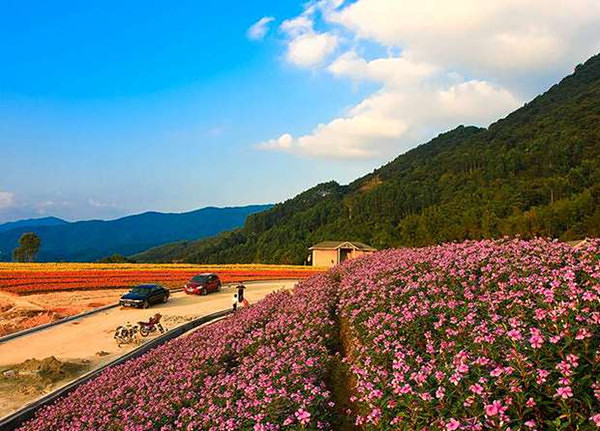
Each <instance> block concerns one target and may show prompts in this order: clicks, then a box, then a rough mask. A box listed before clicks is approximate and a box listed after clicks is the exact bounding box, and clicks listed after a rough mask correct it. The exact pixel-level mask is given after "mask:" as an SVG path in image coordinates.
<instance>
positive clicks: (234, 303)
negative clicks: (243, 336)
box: [231, 293, 238, 311]
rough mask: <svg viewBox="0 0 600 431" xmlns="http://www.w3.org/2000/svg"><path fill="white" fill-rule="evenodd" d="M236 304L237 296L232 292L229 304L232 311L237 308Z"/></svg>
mask: <svg viewBox="0 0 600 431" xmlns="http://www.w3.org/2000/svg"><path fill="white" fill-rule="evenodd" d="M237 304H238V296H237V293H234V294H233V299H232V300H231V306H232V307H233V311H235V310H237Z"/></svg>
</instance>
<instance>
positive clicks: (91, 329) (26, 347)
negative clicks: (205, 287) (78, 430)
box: [0, 281, 295, 368]
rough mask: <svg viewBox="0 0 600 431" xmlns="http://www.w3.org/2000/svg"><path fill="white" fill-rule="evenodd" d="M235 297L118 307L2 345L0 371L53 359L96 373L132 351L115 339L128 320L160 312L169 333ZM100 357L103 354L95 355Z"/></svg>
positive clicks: (283, 284)
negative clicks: (82, 364)
mask: <svg viewBox="0 0 600 431" xmlns="http://www.w3.org/2000/svg"><path fill="white" fill-rule="evenodd" d="M294 284H295V282H294V281H265V282H261V283H253V284H248V285H247V289H246V291H245V293H244V296H245V297H246V298H247V299H248V301H249V302H250V303H251V304H252V303H254V302H256V301H258V300H260V299H261V298H263V297H264V296H265V295H267V294H268V293H270V292H273V291H275V290H279V289H291V288H292V287H293V286H294ZM234 293H235V289H233V288H227V287H225V288H223V290H222V291H221V292H218V293H211V294H209V295H207V296H195V295H186V294H185V293H183V292H178V293H174V294H172V295H171V298H170V300H169V302H168V303H166V304H160V305H155V306H153V307H151V308H149V309H147V310H141V309H130V308H120V307H118V308H113V309H110V310H106V311H104V312H100V313H97V314H93V315H91V316H87V317H83V318H81V319H78V320H74V321H71V322H67V323H64V324H62V325H57V326H54V327H51V328H48V329H45V330H43V331H40V332H36V333H33V334H30V335H26V336H24V337H21V338H17V339H15V340H10V341H7V342H5V343H3V344H1V345H0V367H4V366H6V365H9V364H17V363H21V362H23V361H25V360H27V359H31V358H37V359H43V358H46V357H49V356H55V357H56V358H57V359H59V360H61V361H69V360H71V361H73V360H76V361H80V360H87V361H90V366H91V367H92V368H94V367H95V366H97V365H99V364H101V363H105V362H108V361H109V360H111V359H113V358H115V357H118V356H121V355H123V354H124V353H126V352H127V351H129V350H131V349H132V348H133V347H135V346H123V347H121V348H119V347H117V345H116V343H115V340H114V339H113V334H114V330H115V328H116V327H117V326H119V325H122V324H124V323H126V322H127V321H129V322H132V323H135V322H137V321H140V320H148V318H149V317H150V316H152V315H153V314H154V313H156V312H159V313H160V314H162V315H163V323H164V324H165V326H166V327H167V328H168V329H172V328H174V327H175V326H178V325H180V324H183V323H185V322H186V321H188V320H191V319H193V318H196V317H199V316H202V315H205V314H209V313H212V312H215V311H219V310H223V309H225V308H228V307H230V306H231V298H232V296H233V294H234ZM99 352H104V353H103V354H102V356H99V355H98V353H99Z"/></svg>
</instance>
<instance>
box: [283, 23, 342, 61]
mask: <svg viewBox="0 0 600 431" xmlns="http://www.w3.org/2000/svg"><path fill="white" fill-rule="evenodd" d="M337 44H338V39H337V37H336V36H334V35H331V34H328V33H314V32H309V33H306V34H302V35H300V36H297V37H294V38H293V39H292V40H291V41H290V43H289V46H288V52H287V59H288V60H289V61H290V62H291V63H293V64H295V65H296V66H301V67H310V66H315V65H318V64H320V63H321V62H322V61H323V60H324V59H325V58H326V57H327V56H328V55H329V54H331V53H332V52H333V51H334V50H335V48H336V47H337Z"/></svg>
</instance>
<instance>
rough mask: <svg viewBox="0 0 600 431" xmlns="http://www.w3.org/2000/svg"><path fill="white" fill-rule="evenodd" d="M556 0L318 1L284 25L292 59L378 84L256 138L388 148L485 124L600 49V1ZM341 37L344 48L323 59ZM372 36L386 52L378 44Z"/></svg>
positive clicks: (332, 148) (359, 151) (317, 148)
mask: <svg viewBox="0 0 600 431" xmlns="http://www.w3.org/2000/svg"><path fill="white" fill-rule="evenodd" d="M551 3H552V4H549V3H548V2H547V0H528V1H526V2H524V1H522V0H489V1H486V2H481V1H479V0H456V1H453V2H439V1H437V0H356V1H354V2H352V3H347V4H342V2H341V1H339V0H320V1H313V2H311V3H309V4H308V6H307V7H306V9H305V11H304V12H303V13H302V14H301V15H299V16H297V17H295V18H291V19H288V20H286V21H284V22H283V23H282V25H281V26H280V29H281V30H282V31H283V32H284V33H285V34H286V35H287V38H288V40H287V42H288V43H287V58H288V60H289V61H290V62H291V63H292V64H295V65H298V66H301V67H316V66H323V70H326V71H327V72H328V73H331V74H332V75H333V76H336V77H338V78H340V79H347V80H350V81H353V82H356V83H360V82H365V81H368V82H371V83H376V84H379V89H378V90H376V91H375V92H374V93H372V94H371V95H369V96H367V97H366V98H365V99H364V100H362V101H361V102H360V103H358V104H356V105H355V106H354V107H352V108H351V109H349V110H348V111H347V112H345V113H343V114H342V115H340V116H339V117H338V118H334V119H331V120H329V121H326V122H324V123H322V124H319V125H317V126H316V127H314V129H313V130H312V131H311V132H309V133H306V134H305V135H301V136H297V137H294V136H292V135H290V134H288V133H285V134H283V135H281V136H280V137H279V138H275V139H271V140H267V141H266V142H263V143H261V144H259V145H258V148H261V149H266V150H278V151H286V152H290V153H293V154H298V155H307V156H314V157H327V158H333V157H337V158H339V157H348V158H366V157H386V156H390V155H394V154H398V153H399V152H402V151H405V150H408V149H410V148H412V147H414V146H415V145H417V144H419V143H422V142H423V141H425V140H427V139H430V138H431V137H433V136H435V135H436V134H438V133H440V132H443V131H446V130H447V129H450V128H453V127H456V126H458V125H460V124H474V125H480V126H487V125H488V124H489V123H490V122H492V121H494V120H496V119H498V118H500V117H502V116H504V115H506V114H508V113H509V112H510V111H512V110H514V109H516V108H518V107H519V106H520V105H521V104H522V103H523V101H524V100H527V99H529V98H531V97H532V96H534V95H535V94H536V93H537V92H539V91H541V90H543V87H545V86H547V85H550V84H551V83H553V81H555V80H556V79H559V78H560V77H561V76H563V75H565V74H566V73H569V71H570V70H572V67H573V66H574V65H575V64H577V63H579V62H581V61H583V60H585V59H587V58H588V57H590V56H591V55H593V54H595V53H597V52H598V51H600V34H599V33H598V31H597V29H598V28H600V2H598V1H597V0H556V1H554V2H551ZM319 17H320V21H319V22H318V23H319V24H320V25H319V26H318V27H319V28H320V29H321V31H320V32H317V31H315V27H317V24H316V20H317V19H318V18H319ZM344 43H345V49H346V52H345V53H343V54H341V55H338V57H337V58H336V59H335V60H333V61H332V62H329V64H326V63H325V60H326V59H328V58H329V56H331V55H332V53H334V52H335V51H337V50H338V49H339V48H343V47H344ZM373 44H376V45H380V46H381V47H384V48H387V51H388V55H387V56H381V55H379V56H378V55H373V53H374V52H377V51H373V50H369V47H370V46H372V45H373ZM369 53H371V55H370V56H369ZM532 82H535V84H536V85H535V86H531V85H530V83H532ZM540 83H541V84H540Z"/></svg>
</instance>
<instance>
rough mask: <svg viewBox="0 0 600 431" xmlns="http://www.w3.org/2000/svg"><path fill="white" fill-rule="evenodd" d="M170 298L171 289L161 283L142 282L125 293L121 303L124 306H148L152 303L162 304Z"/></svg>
mask: <svg viewBox="0 0 600 431" xmlns="http://www.w3.org/2000/svg"><path fill="white" fill-rule="evenodd" d="M168 300H169V289H166V288H164V287H162V286H161V285H160V284H140V285H139V286H136V287H134V288H133V289H131V290H130V291H129V292H127V293H126V294H125V295H123V296H121V300H120V301H119V303H120V304H121V305H122V306H123V307H138V308H148V307H150V305H152V304H160V303H164V302H167V301H168Z"/></svg>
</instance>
